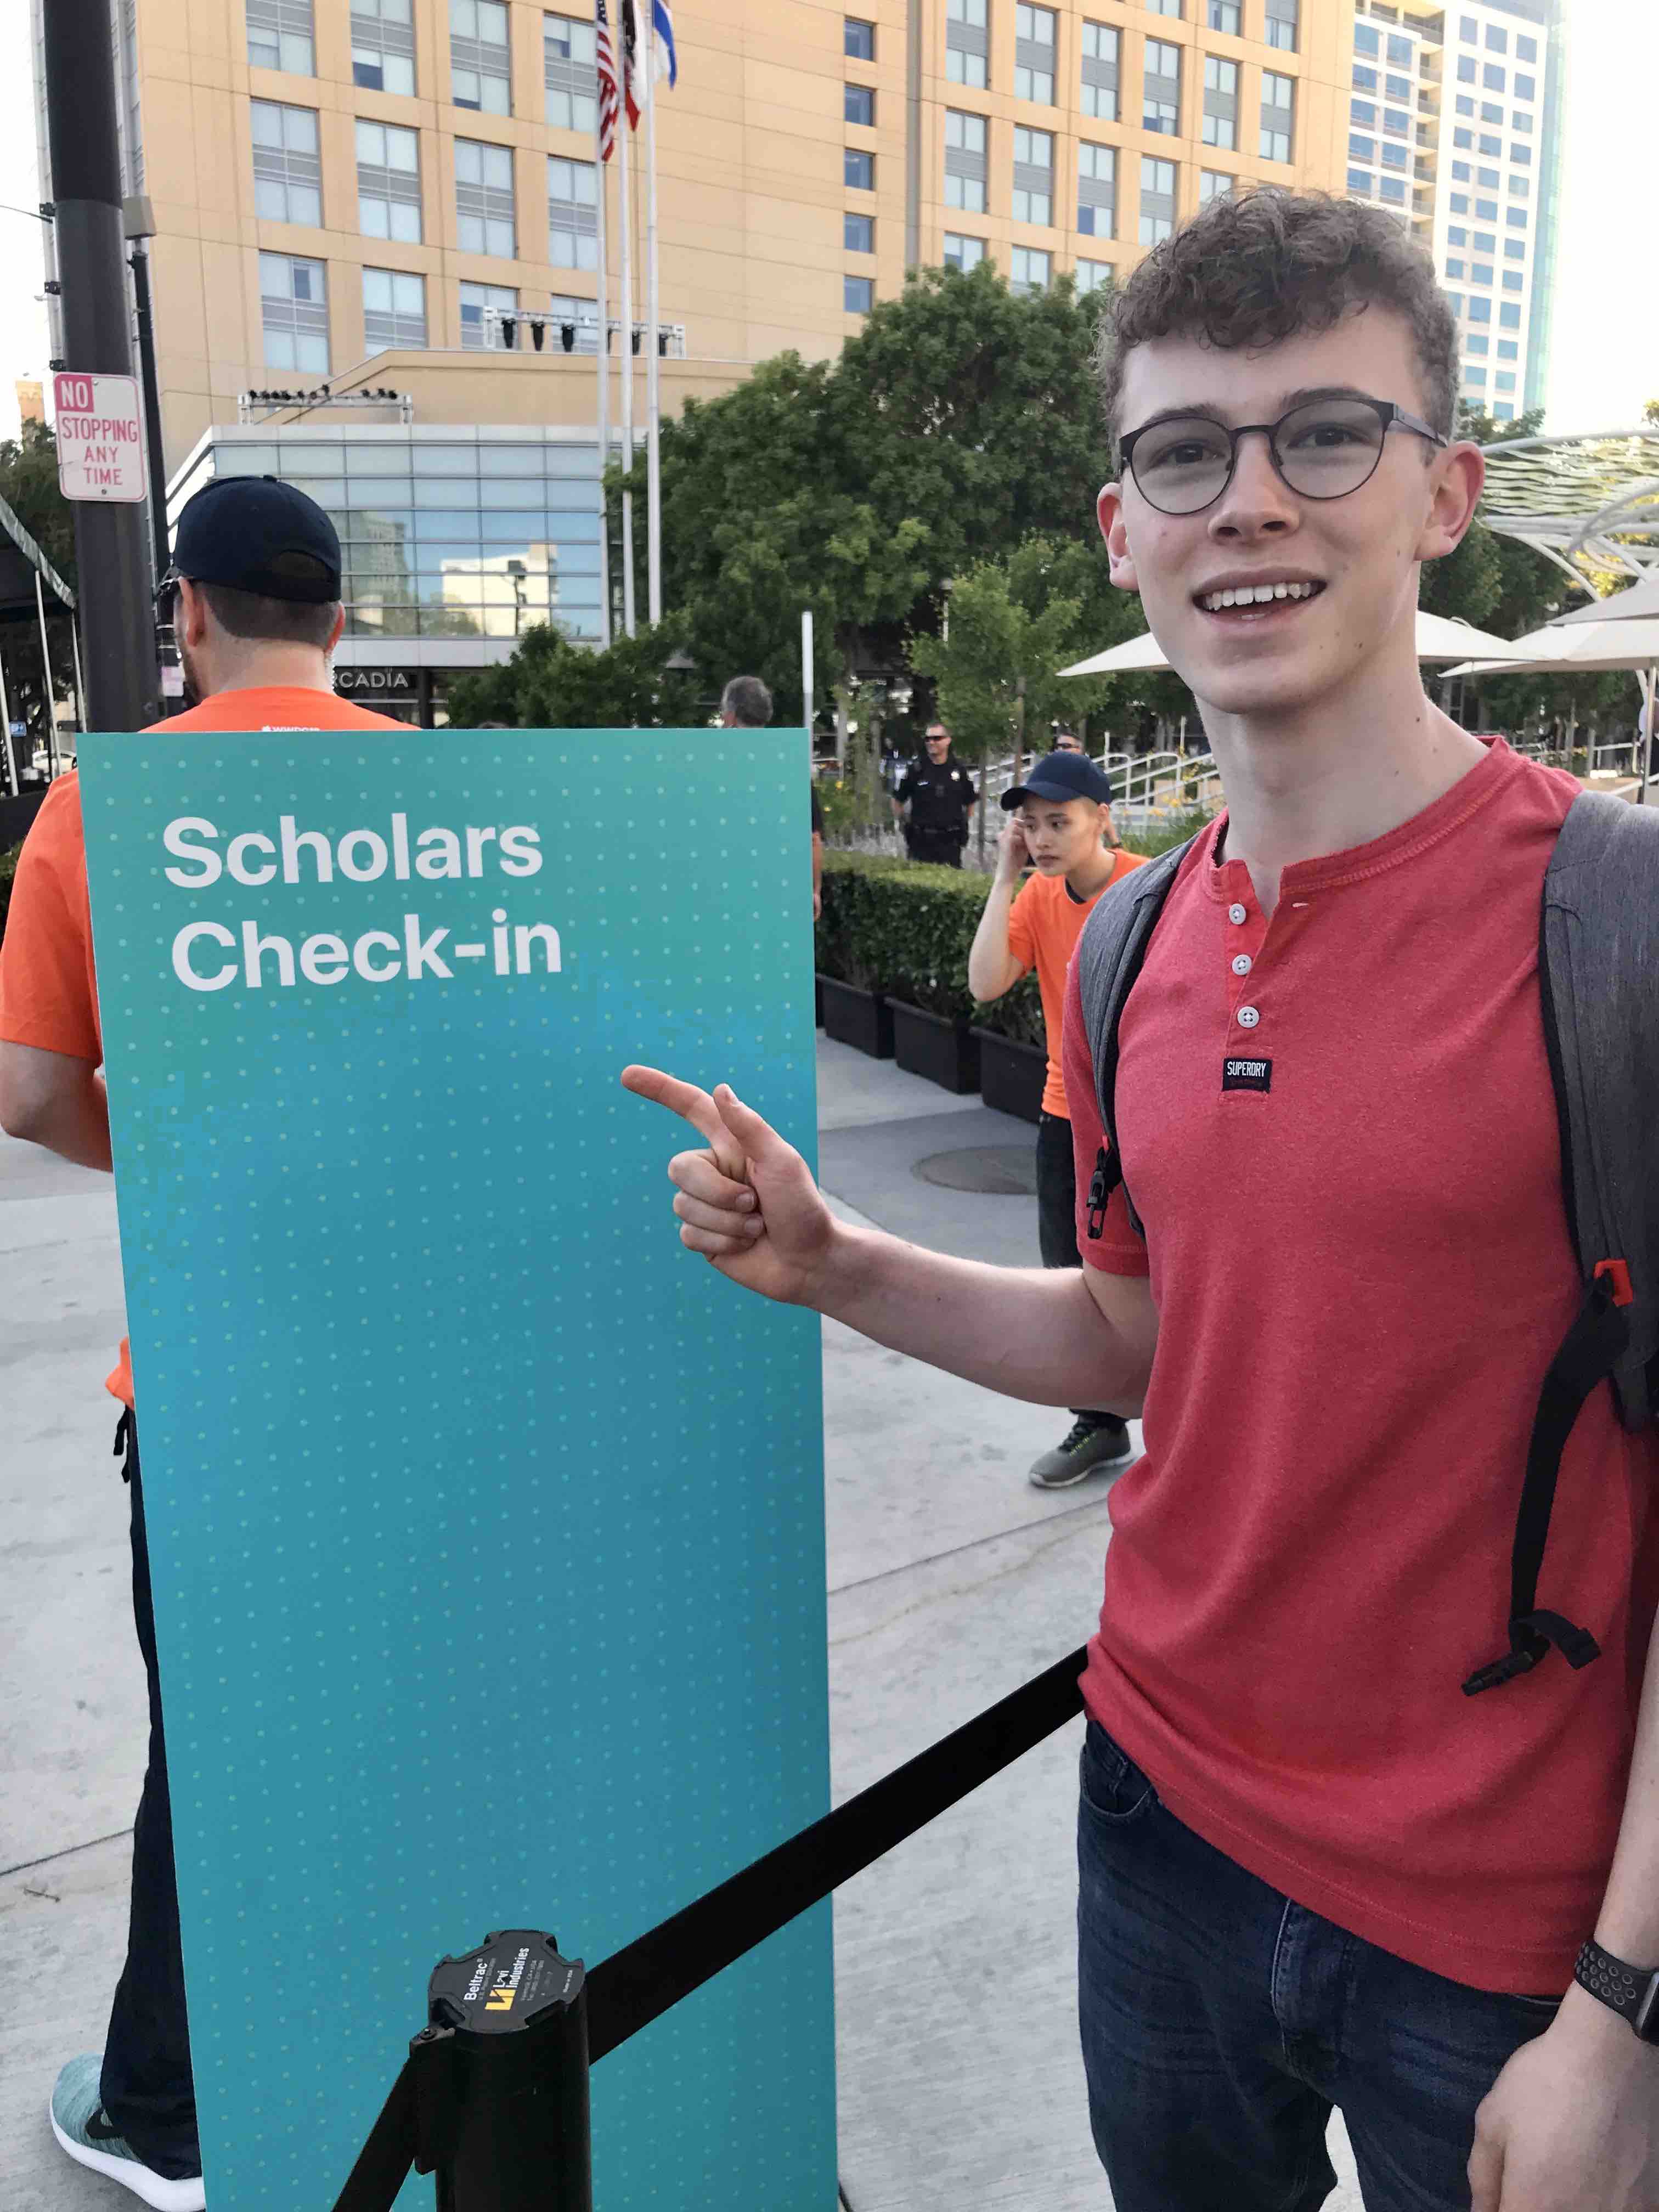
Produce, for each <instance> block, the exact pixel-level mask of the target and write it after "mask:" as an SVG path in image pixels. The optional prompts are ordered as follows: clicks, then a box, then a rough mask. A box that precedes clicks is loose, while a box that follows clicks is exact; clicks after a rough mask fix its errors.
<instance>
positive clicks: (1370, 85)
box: [1353, 62, 1376, 92]
mask: <svg viewBox="0 0 1659 2212" xmlns="http://www.w3.org/2000/svg"><path fill="white" fill-rule="evenodd" d="M1353 88H1354V90H1355V91H1356V92H1375V91H1376V70H1374V69H1362V68H1361V67H1360V65H1359V64H1358V62H1356V63H1355V64H1354V65H1353Z"/></svg>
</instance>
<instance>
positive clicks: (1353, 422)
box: [1118, 396, 1448, 514]
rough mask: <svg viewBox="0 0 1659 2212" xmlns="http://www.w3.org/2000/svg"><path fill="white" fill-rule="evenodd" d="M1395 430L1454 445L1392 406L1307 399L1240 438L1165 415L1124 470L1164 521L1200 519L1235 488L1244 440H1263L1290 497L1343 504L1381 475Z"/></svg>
mask: <svg viewBox="0 0 1659 2212" xmlns="http://www.w3.org/2000/svg"><path fill="white" fill-rule="evenodd" d="M1393 428H1400V429H1401V430H1409V431H1411V432H1412V434H1413V436H1415V437H1419V438H1426V439H1428V441H1430V443H1431V445H1436V446H1443V445H1445V444H1446V443H1447V442H1448V441H1446V440H1445V439H1444V438H1443V437H1442V436H1441V435H1440V433H1439V431H1438V430H1437V429H1435V428H1433V427H1432V425H1431V424H1430V423H1427V422H1424V421H1423V420H1422V419H1421V418H1420V416H1416V415H1408V414H1407V412H1406V410H1405V409H1404V408H1403V407H1396V406H1395V404H1394V402H1393V401H1392V400H1391V399H1364V398H1358V397H1352V398H1350V397H1346V396H1343V397H1336V398H1329V399H1304V400H1303V401H1302V402H1300V404H1298V405H1297V406H1295V407H1292V408H1291V410H1290V411H1289V412H1288V414H1285V415H1281V416H1279V420H1278V422H1241V423H1240V424H1239V425H1238V427H1237V429H1233V430H1230V429H1229V428H1227V426H1226V424H1225V422H1214V421H1212V418H1211V417H1210V416H1207V415H1166V416H1162V417H1160V418H1159V419H1158V421H1156V422H1146V423H1143V424H1142V425H1141V427H1140V428H1139V429H1138V430H1130V431H1127V432H1126V433H1125V435H1124V436H1123V437H1122V438H1121V439H1120V440H1119V441H1118V466H1119V470H1120V472H1121V473H1124V474H1127V475H1129V476H1131V477H1133V480H1134V485H1135V489H1136V490H1137V491H1139V494H1140V495H1141V497H1142V498H1143V499H1144V500H1145V501H1146V503H1147V505H1148V506H1149V507H1156V508H1157V509H1158V513H1160V514H1197V513H1199V512H1200V510H1201V509H1202V508H1204V507H1213V506H1214V504H1215V502H1216V501H1217V500H1218V499H1219V498H1220V497H1221V495H1222V494H1223V492H1225V490H1226V489H1227V487H1228V485H1229V484H1230V483H1231V482H1232V480H1233V471H1234V470H1235V469H1236V468H1237V466H1238V441H1239V440H1240V439H1241V438H1248V437H1250V436H1251V435H1254V434H1255V433H1257V432H1259V433H1260V434H1261V436H1262V437H1264V438H1265V439H1266V440H1267V451H1268V453H1270V454H1271V455H1272V456H1273V467H1274V468H1275V470H1276V471H1278V473H1279V479H1280V481H1281V482H1282V483H1285V484H1286V485H1287V486H1288V487H1289V488H1290V489H1291V491H1293V492H1295V493H1297V495H1299V496H1300V497H1301V498H1303V499H1342V498H1345V497H1346V495H1347V494H1348V493H1349V492H1351V491H1358V489H1359V487H1360V486H1361V484H1363V483H1369V482H1370V479H1371V477H1373V476H1375V475H1376V465H1377V463H1378V462H1379V461H1380V460H1381V459H1382V458H1383V441H1384V439H1386V437H1387V436H1388V435H1389V431H1390V429H1393Z"/></svg>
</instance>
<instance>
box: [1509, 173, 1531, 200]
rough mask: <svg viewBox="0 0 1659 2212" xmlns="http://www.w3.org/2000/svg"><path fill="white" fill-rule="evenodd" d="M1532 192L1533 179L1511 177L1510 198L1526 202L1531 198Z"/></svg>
mask: <svg viewBox="0 0 1659 2212" xmlns="http://www.w3.org/2000/svg"><path fill="white" fill-rule="evenodd" d="M1531 191H1532V179H1531V178H1530V177H1511V178H1510V198H1511V199H1512V200H1524V199H1526V198H1528V197H1529V195H1530V194H1531Z"/></svg>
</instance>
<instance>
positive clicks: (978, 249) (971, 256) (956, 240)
mask: <svg viewBox="0 0 1659 2212" xmlns="http://www.w3.org/2000/svg"><path fill="white" fill-rule="evenodd" d="M984 258H985V240H983V239H982V238H969V237H967V236H966V235H965V234H963V232H961V231H959V230H947V231H946V232H945V267H946V268H947V269H962V270H969V269H977V268H978V267H979V264H980V263H981V261H983V260H984Z"/></svg>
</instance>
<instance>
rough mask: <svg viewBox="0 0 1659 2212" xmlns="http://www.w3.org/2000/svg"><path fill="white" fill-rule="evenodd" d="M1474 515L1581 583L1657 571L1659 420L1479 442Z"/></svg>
mask: <svg viewBox="0 0 1659 2212" xmlns="http://www.w3.org/2000/svg"><path fill="white" fill-rule="evenodd" d="M1482 450H1483V451H1484V453H1485V454H1486V490H1485V491H1484V492H1483V493H1482V494H1481V498H1480V509H1479V512H1480V520H1481V521H1483V522H1484V523H1485V524H1486V526H1487V528H1488V529H1489V530H1498V531H1502V532H1503V533H1504V536H1505V537H1508V538H1520V539H1521V540H1522V543H1523V544H1527V545H1530V546H1532V547H1533V548H1534V550H1536V551H1538V552H1540V553H1541V554H1543V555H1544V556H1546V558H1547V559H1548V560H1550V561H1553V562H1554V563H1555V565H1556V567H1557V568H1559V569H1561V570H1562V571H1563V572H1564V574H1566V575H1568V576H1570V577H1571V579H1572V580H1573V582H1574V583H1575V584H1577V586H1578V587H1579V588H1580V590H1581V591H1583V592H1591V591H1593V589H1594V588H1595V587H1594V586H1593V584H1592V582H1591V579H1592V577H1597V576H1599V577H1600V578H1601V579H1602V580H1603V587H1604V588H1605V579H1606V578H1607V576H1608V575H1610V574H1611V575H1615V576H1616V575H1634V576H1646V575H1659V423H1653V422H1649V423H1644V424H1642V425H1640V426H1639V427H1638V428H1636V429H1633V430H1602V431H1595V432H1590V433H1588V434H1585V435H1580V436H1577V437H1571V438H1516V439H1510V440H1506V441H1502V442H1499V443H1498V444H1495V445H1491V446H1487V447H1484V448H1483V449H1482Z"/></svg>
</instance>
